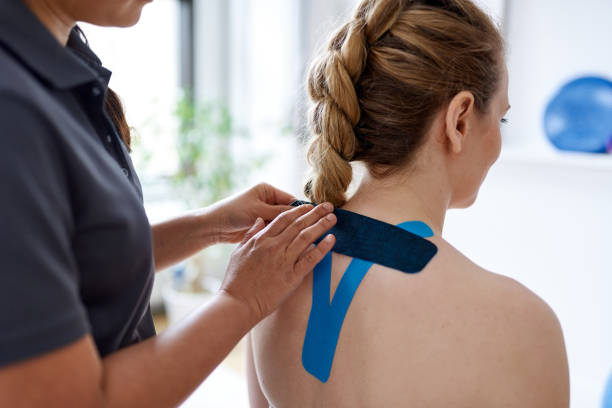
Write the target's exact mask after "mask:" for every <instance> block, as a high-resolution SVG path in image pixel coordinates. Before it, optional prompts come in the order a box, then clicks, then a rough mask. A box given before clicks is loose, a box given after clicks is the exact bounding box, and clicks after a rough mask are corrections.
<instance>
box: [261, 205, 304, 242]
mask: <svg viewBox="0 0 612 408" xmlns="http://www.w3.org/2000/svg"><path fill="white" fill-rule="evenodd" d="M311 209H312V205H300V206H299V207H294V208H292V209H290V210H289V211H286V212H284V213H282V214H280V215H279V216H278V217H276V218H275V219H274V221H272V222H271V223H270V224H269V225H268V226H267V228H266V230H267V231H266V234H267V235H268V236H272V237H274V236H277V235H279V234H280V233H282V232H283V231H284V230H285V229H286V228H287V227H289V225H291V224H292V223H293V222H294V221H295V220H297V219H298V218H300V217H301V216H302V215H304V214H306V213H307V212H308V211H310V210H311Z"/></svg>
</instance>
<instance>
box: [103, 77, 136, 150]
mask: <svg viewBox="0 0 612 408" xmlns="http://www.w3.org/2000/svg"><path fill="white" fill-rule="evenodd" d="M104 108H105V109H106V113H107V114H108V116H109V117H110V119H111V120H112V121H113V124H114V125H115V128H116V129H117V132H119V136H121V139H122V140H123V142H124V143H125V145H126V146H127V148H128V150H129V151H131V150H132V149H131V144H132V131H131V129H130V126H129V125H128V123H127V119H126V118H125V112H124V110H123V104H122V103H121V99H120V98H119V95H117V94H116V93H115V91H113V90H112V89H110V88H108V89H107V91H106V99H105V101H104Z"/></svg>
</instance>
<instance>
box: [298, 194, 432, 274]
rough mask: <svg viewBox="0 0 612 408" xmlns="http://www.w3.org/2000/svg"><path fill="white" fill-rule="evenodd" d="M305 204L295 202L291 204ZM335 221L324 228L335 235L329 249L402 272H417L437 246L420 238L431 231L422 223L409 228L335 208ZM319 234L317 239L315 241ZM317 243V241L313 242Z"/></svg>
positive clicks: (430, 233) (425, 263) (426, 235)
mask: <svg viewBox="0 0 612 408" xmlns="http://www.w3.org/2000/svg"><path fill="white" fill-rule="evenodd" d="M302 204H309V203H306V202H304V201H295V202H293V203H291V205H293V206H297V205H302ZM334 214H335V215H336V217H337V219H338V221H337V222H336V225H335V226H334V227H333V228H332V229H331V230H330V231H328V233H330V234H334V235H335V236H336V244H335V245H334V247H333V248H332V251H334V252H337V253H339V254H343V255H347V256H350V257H351V258H359V259H363V260H364V261H370V262H374V263H377V264H379V265H383V266H386V267H388V268H392V269H397V270H398V271H402V272H406V273H416V272H419V271H421V270H422V269H423V268H424V267H425V265H427V263H428V262H429V260H430V259H431V258H433V257H434V255H435V254H436V252H437V251H438V248H437V247H436V246H435V245H434V244H433V243H432V242H430V241H428V240H426V239H423V237H429V236H433V231H432V230H431V228H429V226H428V225H427V224H425V223H423V222H419V223H418V224H411V226H410V228H411V229H410V231H407V230H405V229H404V228H402V227H400V226H395V225H392V224H388V223H386V222H382V221H379V220H376V219H374V218H370V217H366V216H365V215H361V214H357V213H354V212H351V211H346V210H342V209H340V208H336V209H335V210H334ZM322 238H323V237H321V238H319V241H320V240H321V239H322ZM317 242H318V241H317Z"/></svg>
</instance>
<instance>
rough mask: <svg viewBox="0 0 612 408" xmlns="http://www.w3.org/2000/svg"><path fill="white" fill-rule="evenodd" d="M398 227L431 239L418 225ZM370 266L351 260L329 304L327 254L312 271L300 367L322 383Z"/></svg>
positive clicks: (422, 225)
mask: <svg viewBox="0 0 612 408" xmlns="http://www.w3.org/2000/svg"><path fill="white" fill-rule="evenodd" d="M398 227H400V228H402V229H404V230H406V231H408V232H411V233H413V234H415V235H419V236H420V237H422V238H427V237H431V236H433V235H434V233H433V231H432V230H431V228H430V227H429V226H428V225H427V224H425V223H423V222H421V221H408V222H404V223H402V224H399V225H398ZM372 265H373V263H372V262H367V261H364V260H361V259H358V258H353V260H352V261H351V263H350V264H349V266H348V268H347V269H346V271H345V272H344V275H343V276H342V279H341V280H340V283H339V284H338V288H337V289H336V292H335V293H334V297H333V299H332V301H331V303H330V301H329V297H330V286H331V266H332V256H331V253H328V254H327V255H326V256H325V258H323V260H322V261H321V262H319V264H318V265H317V266H316V267H315V268H314V272H313V284H312V308H311V309H310V317H309V319H308V327H307V329H306V335H305V336H304V347H303V348H302V364H303V365H304V368H305V369H306V371H308V372H309V373H310V374H312V375H313V376H314V377H315V378H317V379H318V380H319V381H321V382H327V380H328V379H329V374H330V372H331V366H332V363H333V360H334V354H335V353H336V346H337V345H338V337H339V336H340V330H341V329H342V323H343V322H344V318H345V316H346V313H347V311H348V308H349V306H350V304H351V301H352V300H353V297H354V296H355V292H356V291H357V288H359V285H360V284H361V281H362V280H363V278H364V277H365V275H366V273H367V272H368V270H369V269H370V267H372Z"/></svg>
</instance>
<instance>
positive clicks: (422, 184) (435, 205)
mask: <svg viewBox="0 0 612 408" xmlns="http://www.w3.org/2000/svg"><path fill="white" fill-rule="evenodd" d="M428 168H429V169H430V170H429V171H424V170H421V171H419V170H413V171H411V172H402V173H398V174H395V175H392V176H389V177H385V178H382V179H378V178H374V177H372V176H371V175H370V174H369V173H368V172H366V174H365V175H364V177H363V179H362V181H361V184H360V185H359V187H358V189H357V191H356V192H355V194H353V196H351V198H350V199H349V200H348V201H347V202H346V204H345V205H344V206H343V207H342V208H344V209H346V210H349V211H355V212H357V213H360V214H363V215H367V216H369V217H372V218H376V219H379V220H381V221H385V222H388V223H390V224H399V223H401V222H404V221H423V222H424V223H426V224H427V225H429V226H430V227H431V229H433V231H434V233H435V234H436V235H441V234H442V228H443V226H444V216H445V215H446V210H447V209H448V208H449V203H450V193H449V190H450V189H449V188H448V186H447V184H446V181H445V179H444V177H442V174H441V173H440V172H438V171H436V170H435V168H432V167H431V166H428Z"/></svg>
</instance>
